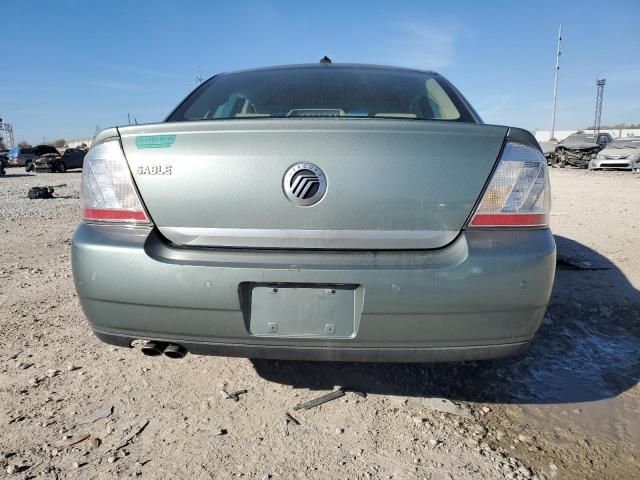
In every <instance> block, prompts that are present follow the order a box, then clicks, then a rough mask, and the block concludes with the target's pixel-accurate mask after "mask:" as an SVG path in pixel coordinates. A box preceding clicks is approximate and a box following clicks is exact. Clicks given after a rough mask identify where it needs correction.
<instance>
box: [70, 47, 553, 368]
mask: <svg viewBox="0 0 640 480" xmlns="http://www.w3.org/2000/svg"><path fill="white" fill-rule="evenodd" d="M81 202H82V212H83V218H82V222H81V223H80V225H79V227H78V228H77V230H76V232H75V235H74V237H73V256H72V257H73V275H74V280H75V286H76V289H77V292H78V296H79V299H80V303H81V305H82V308H83V310H84V313H85V314H86V317H87V319H88V320H89V323H90V324H91V327H92V329H93V331H94V332H95V334H96V335H97V336H98V337H99V338H100V339H102V340H104V341H105V342H107V343H111V344H115V345H120V346H131V343H132V341H134V340H146V341H147V343H146V344H145V345H144V347H143V349H142V350H143V352H144V353H146V354H148V355H160V354H162V353H164V354H165V355H167V356H169V357H172V358H181V357H183V356H184V355H185V354H186V353H187V352H191V353H195V354H212V355H224V356H243V357H250V358H273V359H276V358H277V359H304V360H341V361H394V362H416V361H418V362H422V361H460V360H478V359H489V358H496V357H502V356H507V355H513V354H516V353H518V352H520V351H522V350H523V349H524V348H525V347H526V346H527V345H528V343H529V342H530V341H531V340H532V338H533V337H534V335H535V332H536V330H537V329H538V327H539V325H540V323H541V321H542V318H543V316H544V312H545V309H546V307H547V304H548V302H549V296H550V292H551V289H552V286H553V279H554V272H555V255H556V249H555V243H554V239H553V236H552V234H551V231H550V230H549V209H550V191H549V177H548V171H547V165H546V161H545V158H544V156H543V154H542V152H541V151H540V147H539V145H538V143H537V142H536V140H535V138H534V137H533V136H532V135H531V134H530V133H529V132H527V131H525V130H521V129H518V128H513V127H506V126H499V125H486V124H484V123H483V122H482V120H481V119H480V117H479V115H478V114H477V113H476V112H475V111H474V109H473V108H472V107H471V106H470V105H469V103H468V102H467V100H466V99H465V98H464V97H463V96H462V95H461V94H460V92H459V91H458V90H457V89H456V88H455V87H454V86H452V85H451V84H450V83H449V82H448V81H447V80H446V79H445V78H443V77H442V76H441V75H439V74H437V73H434V72H428V71H418V70H410V69H402V68H392V67H382V66H372V65H352V64H333V63H330V62H329V61H328V59H323V61H322V62H321V63H318V64H309V65H293V66H280V67H271V68H261V69H255V70H246V71H239V72H234V73H224V74H220V75H216V76H214V77H213V78H211V79H209V80H208V81H206V82H204V83H202V84H201V85H200V86H198V88H196V89H195V90H194V91H193V92H192V93H191V94H190V95H189V96H188V97H187V98H186V99H185V100H184V101H183V102H182V103H180V104H179V105H178V107H177V108H176V109H175V110H174V111H173V112H172V113H171V114H170V115H169V116H168V118H167V120H166V121H164V122H162V123H156V124H149V125H135V126H126V127H119V128H109V129H106V130H103V131H101V132H100V133H98V134H97V135H96V137H95V139H94V141H93V146H92V148H91V150H90V151H89V153H88V154H87V156H86V158H85V161H84V169H83V172H82V195H81Z"/></svg>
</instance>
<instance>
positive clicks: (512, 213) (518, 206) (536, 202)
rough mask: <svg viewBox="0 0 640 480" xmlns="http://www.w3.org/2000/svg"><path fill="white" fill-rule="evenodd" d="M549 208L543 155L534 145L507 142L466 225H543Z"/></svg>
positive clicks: (546, 175)
mask: <svg viewBox="0 0 640 480" xmlns="http://www.w3.org/2000/svg"><path fill="white" fill-rule="evenodd" d="M550 209H551V192H550V187H549V172H548V170H547V161H546V159H545V158H544V155H542V153H541V152H540V151H539V150H537V149H536V148H533V147H530V146H527V145H522V144H519V143H513V142H509V143H507V144H506V145H505V147H504V150H503V152H502V156H501V157H500V163H499V164H498V167H497V168H496V171H495V172H494V173H493V176H492V177H491V181H490V182H489V186H488V187H487V190H486V191H485V193H484V195H483V196H482V200H481V201H480V204H479V205H478V207H477V208H476V211H475V213H474V214H473V216H472V217H471V220H470V222H469V227H535V228H546V227H548V226H549V211H550Z"/></svg>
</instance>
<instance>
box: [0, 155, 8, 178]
mask: <svg viewBox="0 0 640 480" xmlns="http://www.w3.org/2000/svg"><path fill="white" fill-rule="evenodd" d="M8 154H9V150H0V175H4V174H5V168H7V155H8Z"/></svg>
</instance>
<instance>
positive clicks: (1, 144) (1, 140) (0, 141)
mask: <svg viewBox="0 0 640 480" xmlns="http://www.w3.org/2000/svg"><path fill="white" fill-rule="evenodd" d="M5 148H6V147H5V146H4V138H2V137H0V150H4V149H5Z"/></svg>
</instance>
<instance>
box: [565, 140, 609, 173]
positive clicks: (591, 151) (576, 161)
mask: <svg viewBox="0 0 640 480" xmlns="http://www.w3.org/2000/svg"><path fill="white" fill-rule="evenodd" d="M611 141H613V137H612V136H611V135H610V134H608V133H600V134H598V136H597V138H596V136H595V135H592V134H587V133H573V134H571V135H569V136H568V137H567V138H565V139H564V140H562V141H561V142H559V143H558V146H557V147H556V151H555V163H556V164H557V165H558V166H560V167H564V166H566V165H571V166H574V167H580V168H587V167H588V166H589V161H590V160H591V159H593V158H595V156H596V154H597V153H598V152H599V151H600V150H602V149H603V148H604V147H605V146H606V145H607V144H609V143H610V142H611Z"/></svg>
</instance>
